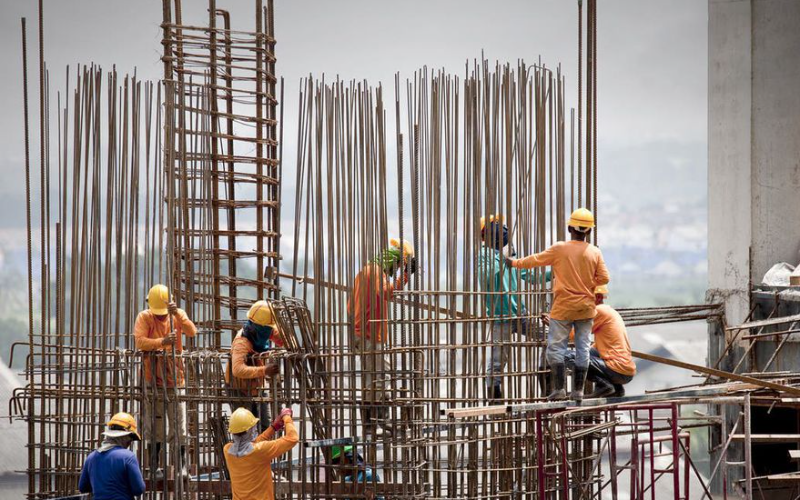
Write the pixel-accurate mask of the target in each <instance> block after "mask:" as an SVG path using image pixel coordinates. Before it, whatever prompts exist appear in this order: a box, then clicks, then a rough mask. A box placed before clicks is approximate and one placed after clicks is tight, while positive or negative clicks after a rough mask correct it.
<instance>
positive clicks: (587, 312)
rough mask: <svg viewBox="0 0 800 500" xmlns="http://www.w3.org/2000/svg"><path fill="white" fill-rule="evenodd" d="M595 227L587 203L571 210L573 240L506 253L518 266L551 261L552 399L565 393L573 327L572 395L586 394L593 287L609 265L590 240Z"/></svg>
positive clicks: (600, 281) (549, 358)
mask: <svg viewBox="0 0 800 500" xmlns="http://www.w3.org/2000/svg"><path fill="white" fill-rule="evenodd" d="M593 227H594V216H593V215H592V212H590V211H589V210H587V209H585V208H579V209H577V210H575V211H574V212H572V215H571V216H570V219H569V227H568V230H569V233H570V236H571V238H572V239H571V240H570V241H566V242H565V241H559V242H557V243H556V244H554V245H553V246H551V247H550V248H548V249H547V250H545V251H544V252H541V253H538V254H534V255H530V256H528V257H523V258H521V259H512V258H508V257H507V258H506V264H507V265H509V266H511V267H515V268H518V269H530V268H533V267H539V266H551V267H552V270H553V305H552V307H551V309H550V329H549V333H548V336H547V363H548V364H549V365H550V370H551V371H550V381H551V387H552V388H553V390H552V392H551V393H550V394H549V395H548V396H547V398H548V399H549V400H551V401H555V400H561V399H565V398H566V396H567V394H566V391H565V390H564V387H565V382H566V369H565V365H564V356H565V355H566V354H567V352H568V351H569V349H568V340H569V333H570V331H571V330H572V329H573V328H574V329H575V368H574V370H573V372H572V399H574V400H575V401H581V400H582V399H583V386H584V384H585V383H586V375H587V372H588V369H589V344H590V342H591V340H590V338H589V335H590V334H591V332H592V321H593V319H594V316H595V296H594V289H595V288H597V287H598V286H600V285H605V284H607V283H608V282H609V275H608V269H606V264H605V262H604V261H603V254H602V253H601V252H600V249H599V248H597V247H596V246H594V245H592V244H590V243H589V242H588V241H586V240H587V239H588V237H589V234H591V232H592V228H593Z"/></svg>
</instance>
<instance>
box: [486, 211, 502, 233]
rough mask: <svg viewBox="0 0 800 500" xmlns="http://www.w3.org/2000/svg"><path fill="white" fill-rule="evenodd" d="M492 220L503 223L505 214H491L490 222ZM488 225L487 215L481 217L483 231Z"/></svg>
mask: <svg viewBox="0 0 800 500" xmlns="http://www.w3.org/2000/svg"><path fill="white" fill-rule="evenodd" d="M492 222H497V223H498V224H502V222H503V216H502V215H500V214H494V215H489V224H491V223H492ZM485 227H486V217H481V231H483V229H484V228H485Z"/></svg>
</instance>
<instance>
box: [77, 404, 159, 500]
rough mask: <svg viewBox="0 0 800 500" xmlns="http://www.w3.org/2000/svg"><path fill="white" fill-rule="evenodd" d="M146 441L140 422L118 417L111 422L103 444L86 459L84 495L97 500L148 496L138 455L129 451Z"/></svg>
mask: <svg viewBox="0 0 800 500" xmlns="http://www.w3.org/2000/svg"><path fill="white" fill-rule="evenodd" d="M141 439H142V438H141V436H139V433H138V432H137V430H136V419H134V418H133V416H131V415H130V414H128V413H117V414H116V415H114V416H113V417H112V418H111V420H109V421H108V424H107V427H106V431H105V432H103V443H102V444H101V445H100V447H99V448H98V449H96V450H94V451H93V452H92V453H90V454H89V456H88V457H87V458H86V461H85V462H84V463H83V470H81V478H80V480H79V481H78V489H79V490H80V492H81V493H92V498H93V499H94V500H128V499H130V500H132V499H133V497H136V496H139V495H141V494H143V493H144V479H142V472H141V471H140V470H139V461H138V460H136V455H134V454H133V452H132V451H130V450H129V449H128V448H129V447H130V445H131V443H132V442H134V441H140V440H141Z"/></svg>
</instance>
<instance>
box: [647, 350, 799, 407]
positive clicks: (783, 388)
mask: <svg viewBox="0 0 800 500" xmlns="http://www.w3.org/2000/svg"><path fill="white" fill-rule="evenodd" d="M631 354H632V355H633V356H634V357H636V358H639V359H645V360H647V361H653V362H654V363H660V364H664V365H670V366H676V367H678V368H684V369H686V370H692V371H695V372H698V373H705V374H706V375H711V376H714V377H719V378H724V379H727V380H736V381H738V382H745V383H748V384H753V385H755V386H758V387H761V388H763V389H772V390H773V391H778V392H785V393H787V394H792V395H795V396H800V388H797V387H791V386H788V385H782V384H776V383H774V382H769V381H766V380H759V379H757V378H753V377H747V376H745V375H738V374H736V373H730V372H726V371H722V370H716V369H714V368H708V367H706V366H700V365H693V364H691V363H685V362H683V361H677V360H674V359H669V358H662V357H661V356H654V355H652V354H647V353H643V352H638V351H632V352H631Z"/></svg>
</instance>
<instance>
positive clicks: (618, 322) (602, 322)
mask: <svg viewBox="0 0 800 500" xmlns="http://www.w3.org/2000/svg"><path fill="white" fill-rule="evenodd" d="M606 295H608V287H606V286H605V285H603V286H599V287H597V288H596V289H595V301H596V303H597V307H596V310H597V314H596V315H595V317H594V323H593V324H592V333H593V334H594V344H593V345H592V348H591V349H590V351H589V374H588V379H589V380H590V381H591V382H593V383H594V392H592V393H591V394H589V395H588V396H587V397H589V398H607V397H614V398H619V397H622V396H624V395H625V387H623V386H624V385H625V384H627V383H628V382H630V381H631V380H633V377H634V375H636V364H635V363H634V362H633V357H632V356H631V344H630V342H629V341H628V332H627V330H626V329H625V321H624V320H623V319H622V316H620V315H619V313H618V312H617V311H615V310H614V308H612V307H611V306H609V305H608V304H604V303H603V302H604V300H605V296H606ZM564 359H565V362H566V364H567V365H569V364H571V363H573V362H574V359H575V356H574V355H573V354H572V353H569V354H567V355H566V356H565V358H564Z"/></svg>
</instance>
